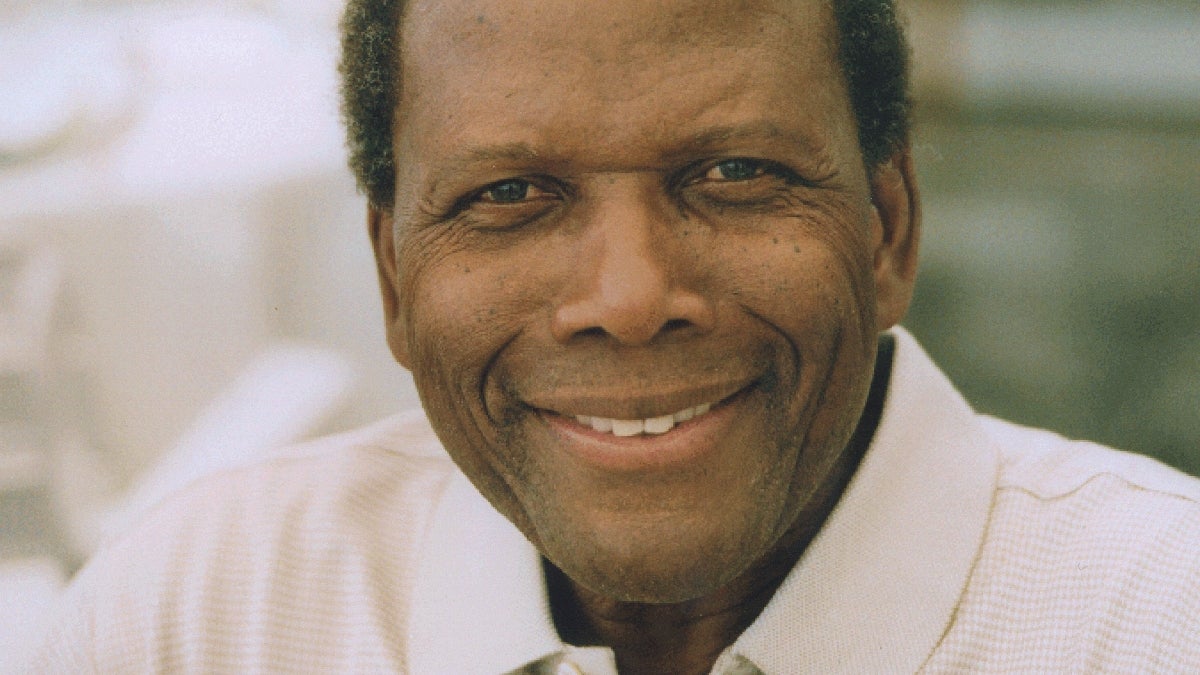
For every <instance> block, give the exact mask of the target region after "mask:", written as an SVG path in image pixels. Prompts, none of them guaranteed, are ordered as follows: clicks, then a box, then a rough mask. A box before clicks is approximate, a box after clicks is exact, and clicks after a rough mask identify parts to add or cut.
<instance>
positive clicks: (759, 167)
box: [704, 157, 767, 182]
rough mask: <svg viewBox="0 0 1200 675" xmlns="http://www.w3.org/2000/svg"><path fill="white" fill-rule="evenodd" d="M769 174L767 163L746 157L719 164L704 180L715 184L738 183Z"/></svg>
mask: <svg viewBox="0 0 1200 675" xmlns="http://www.w3.org/2000/svg"><path fill="white" fill-rule="evenodd" d="M766 172H767V168H766V162H763V161H760V160H757V159H747V158H745V157H735V158H733V159H724V160H721V161H720V162H717V163H716V164H714V165H713V166H712V168H710V169H709V170H708V171H707V172H705V174H704V180H708V181H714V182H737V181H744V180H750V179H751V178H758V177H759V176H762V175H763V174H765V173H766Z"/></svg>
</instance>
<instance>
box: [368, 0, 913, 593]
mask: <svg viewBox="0 0 1200 675" xmlns="http://www.w3.org/2000/svg"><path fill="white" fill-rule="evenodd" d="M406 16H407V18H406V21H405V27H404V29H403V33H402V44H403V63H404V67H403V72H402V81H403V83H404V87H403V88H404V92H403V96H402V97H401V102H400V105H399V108H398V110H397V120H398V122H397V126H396V141H395V142H396V147H395V154H396V157H397V167H396V168H397V181H396V206H395V209H394V210H393V211H390V212H386V213H380V212H372V226H373V231H374V239H375V246H376V254H377V257H378V262H379V266H380V273H381V282H382V285H383V293H384V305H385V310H386V314H387V320H388V334H389V343H390V344H391V346H392V349H393V351H394V352H395V354H396V356H397V358H398V360H399V361H400V362H401V363H402V364H404V365H405V366H407V367H409V368H411V370H412V372H413V375H414V378H415V381H416V384H417V387H418V390H419V391H420V393H421V397H422V402H423V404H424V406H425V408H426V411H427V413H428V415H429V418H430V420H431V422H432V424H433V426H434V428H435V430H436V431H437V433H438V435H439V436H440V438H441V439H442V441H443V443H444V444H445V446H446V448H447V450H448V451H449V452H450V454H451V455H452V457H453V458H454V460H455V461H456V462H457V463H458V464H459V466H460V467H461V468H462V470H463V471H464V472H465V473H466V474H467V476H469V477H470V478H471V480H472V481H473V482H474V483H475V484H476V486H477V487H478V488H479V489H480V491H481V492H482V493H483V494H484V495H485V496H486V497H487V498H488V499H489V500H490V501H491V502H492V503H493V504H494V505H495V506H496V507H497V508H498V509H499V510H500V511H501V512H502V513H504V514H505V515H506V516H507V517H508V518H509V519H511V520H512V521H513V522H514V523H515V524H516V525H517V526H518V527H519V528H520V529H521V530H522V532H524V533H525V535H526V536H527V537H529V539H530V540H531V541H532V542H533V543H534V544H535V545H536V546H537V547H538V548H539V550H541V551H542V553H543V554H545V555H546V556H547V558H549V559H550V560H551V561H552V562H553V563H555V564H556V565H557V566H558V567H560V568H561V569H562V570H563V571H564V572H566V573H567V575H568V576H569V577H570V578H571V579H573V580H574V581H575V582H576V583H579V584H582V585H583V586H584V587H586V588H588V589H590V590H592V591H594V592H597V593H601V594H604V595H606V596H608V597H612V598H617V599H622V600H632V601H647V602H677V601H683V600H690V599H694V598H698V597H702V596H705V595H707V594H710V593H713V592H714V591H716V590H718V589H720V588H721V587H722V586H723V585H725V584H727V583H729V582H730V581H731V580H732V579H733V578H734V577H736V576H738V575H739V574H741V573H743V572H745V571H746V570H747V569H748V568H750V566H751V565H754V564H755V563H756V562H760V561H762V560H764V559H765V558H767V557H768V556H769V555H770V554H771V552H772V551H775V550H778V548H779V547H781V546H782V545H784V544H786V543H787V542H786V536H785V535H786V533H788V532H789V530H790V529H791V528H792V526H793V525H794V524H795V523H796V522H797V520H798V519H800V518H801V517H802V515H803V513H804V511H805V509H806V507H811V503H812V500H813V495H814V494H816V493H817V492H818V491H819V490H820V489H821V487H822V486H823V485H824V484H825V482H826V480H827V478H828V476H829V474H830V471H831V468H832V467H833V466H834V465H835V464H836V462H837V460H838V458H839V457H840V456H841V453H842V451H843V449H844V448H845V446H846V444H847V441H848V439H849V438H850V435H851V433H852V432H853V430H854V428H855V425H856V423H857V420H858V418H859V415H860V414H861V412H862V407H863V403H864V400H865V397H866V393H867V390H868V387H869V384H870V379H871V372H872V366H873V362H874V354H875V345H876V339H877V335H878V331H879V330H880V329H882V328H886V327H887V326H889V325H891V324H892V323H894V322H895V321H897V320H898V319H899V317H900V315H901V314H902V313H903V311H904V309H905V306H906V305H907V301H908V296H909V292H910V290H911V283H912V268H913V264H914V259H915V235H914V230H913V227H914V226H915V223H913V222H911V220H910V216H912V215H913V213H914V211H913V202H911V201H910V198H911V197H913V195H912V193H911V188H910V186H911V181H910V180H909V178H910V173H909V169H908V164H907V162H898V163H894V164H889V165H885V166H884V167H882V168H880V169H879V170H878V171H877V172H875V173H874V175H873V176H874V177H873V178H871V177H868V174H867V172H866V171H865V169H864V167H863V166H862V160H861V156H860V153H859V149H858V146H857V142H856V139H857V136H856V130H855V126H854V118H853V115H852V113H851V110H850V106H849V103H848V101H847V97H846V93H845V89H844V85H843V80H842V77H841V74H840V71H839V69H838V66H837V64H836V62H835V57H834V55H835V49H836V47H835V45H834V41H833V40H832V39H831V35H832V33H831V30H832V18H831V17H830V16H829V15H828V9H827V8H826V6H825V3H824V2H821V1H819V0H798V1H796V2H754V1H751V2H738V3H726V2H700V1H698V0H677V1H670V2H654V3H646V2H641V1H639V0H610V1H608V2H604V3H587V4H586V6H585V5H584V3H576V2H574V0H540V1H538V2H523V3H508V2H502V1H500V0H474V1H473V0H452V1H443V2H432V1H431V0H424V1H421V0H418V1H417V2H414V3H412V5H411V6H410V7H409V9H408V10H407V15H406Z"/></svg>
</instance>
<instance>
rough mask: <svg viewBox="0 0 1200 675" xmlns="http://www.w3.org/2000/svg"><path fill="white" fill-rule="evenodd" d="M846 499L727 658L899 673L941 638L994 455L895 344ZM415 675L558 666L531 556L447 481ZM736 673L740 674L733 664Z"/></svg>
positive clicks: (907, 344)
mask: <svg viewBox="0 0 1200 675" xmlns="http://www.w3.org/2000/svg"><path fill="white" fill-rule="evenodd" d="M893 332H894V334H895V336H896V353H895V361H894V364H893V369H892V378H891V382H890V383H889V385H888V393H887V397H886V400H885V402H884V409H883V415H882V417H881V420H880V424H879V427H878V429H877V430H876V433H875V438H874V440H873V441H872V444H871V448H870V450H869V451H868V452H867V454H866V457H865V458H864V459H863V462H862V464H861V466H860V467H859V469H858V471H857V472H856V474H855V476H854V478H853V479H852V480H851V482H850V485H849V487H848V489H847V491H846V494H845V495H843V497H842V498H841V499H840V500H839V502H838V504H837V506H836V507H835V508H834V510H833V513H832V514H831V515H830V517H829V519H828V520H827V521H826V523H825V525H824V526H823V527H822V529H821V532H820V533H819V534H818V535H817V537H816V539H814V540H813V542H812V544H811V545H810V546H809V548H808V550H807V551H806V552H805V553H804V556H803V557H802V558H801V560H800V562H799V563H797V565H796V567H795V568H794V569H793V570H792V572H791V574H789V576H788V578H787V579H786V580H785V581H784V583H783V585H782V586H780V588H779V590H778V591H777V592H776V594H775V597H774V598H773V599H772V600H771V602H770V604H768V606H767V608H766V609H765V610H764V611H763V613H762V614H761V615H760V616H759V618H758V619H757V620H756V621H755V622H754V624H752V625H751V626H750V628H748V629H747V630H746V632H745V633H743V634H742V636H741V637H740V638H739V639H738V640H737V641H736V642H735V643H734V645H733V646H732V648H731V649H730V652H729V653H730V655H733V656H736V657H742V658H743V659H747V660H749V661H751V662H752V663H754V664H755V665H757V666H758V667H759V668H760V669H762V670H763V671H764V672H767V673H775V672H794V671H795V670H796V666H797V664H804V670H806V671H809V672H827V673H836V672H847V673H851V672H912V671H915V670H917V669H918V668H919V667H920V665H921V664H922V663H923V662H924V661H925V659H926V658H927V657H928V656H929V654H930V653H932V651H933V649H934V647H936V645H937V643H938V641H939V640H940V638H941V636H942V634H943V633H944V632H945V630H946V629H947V627H948V626H949V623H950V619H951V617H952V615H953V612H954V608H955V606H956V605H957V602H958V599H959V597H960V596H961V594H962V592H963V589H964V588H965V587H966V583H967V579H968V577H969V575H970V572H971V568H972V564H973V562H974V560H975V556H976V553H977V551H978V549H979V547H980V545H981V542H982V538H983V532H984V529H985V527H986V525H987V518H988V513H989V512H990V509H991V501H992V494H993V491H994V487H995V482H996V478H997V473H998V470H999V460H998V455H997V453H996V452H995V450H994V449H993V448H991V447H990V446H989V445H988V443H987V440H986V437H985V435H984V434H983V433H982V431H981V430H980V429H979V428H978V426H977V422H976V418H975V416H974V413H973V412H972V411H971V409H970V408H969V407H968V406H967V404H966V402H965V401H963V399H962V397H961V396H960V395H959V394H958V392H956V391H955V390H954V388H953V386H952V385H951V384H950V383H949V381H947V380H946V378H945V376H944V375H942V373H941V372H940V371H938V369H937V368H936V366H934V365H933V363H932V362H931V361H930V360H929V357H928V356H927V355H926V354H925V352H924V351H923V350H922V349H921V347H920V346H919V345H918V344H917V342H916V340H914V339H913V338H912V336H910V335H909V334H908V333H907V332H905V331H904V330H902V329H895V330H894V331H893ZM409 626H410V628H409V640H408V648H409V653H408V663H409V666H410V669H411V671H412V672H414V673H450V672H453V673H464V674H469V673H481V674H488V675H495V674H496V673H507V672H510V671H513V670H518V669H521V668H522V667H525V666H527V665H528V664H530V663H532V662H537V661H539V660H542V659H545V658H547V657H548V656H552V655H556V654H559V653H561V652H563V651H564V649H566V648H565V646H564V645H563V643H562V641H561V640H560V639H559V637H558V635H557V634H556V632H555V630H554V627H553V623H552V621H551V618H550V611H549V603H548V600H547V595H546V589H545V584H544V581H543V578H542V567H541V560H540V557H539V556H538V553H537V551H536V550H535V549H534V548H533V547H532V546H531V545H530V544H529V542H528V541H527V540H526V539H525V538H524V537H523V536H522V535H521V533H520V532H519V531H518V530H517V529H516V528H515V527H514V526H513V525H512V524H511V523H509V522H508V520H506V519H505V518H504V517H503V516H501V515H500V514H499V513H497V512H496V511H495V510H494V509H493V508H492V507H491V506H490V505H489V504H488V503H487V501H486V500H484V498H483V497H482V496H481V495H480V494H479V493H478V492H477V491H476V490H475V488H474V487H473V486H471V484H470V483H469V482H468V481H467V480H466V478H465V477H464V476H462V474H461V473H458V472H455V473H454V474H453V477H452V478H451V479H450V482H449V484H448V485H447V488H446V491H445V493H444V495H443V497H442V499H441V500H440V502H439V504H438V506H437V509H436V511H435V512H434V515H433V520H432V522H431V524H430V528H429V534H428V539H427V541H426V543H425V548H424V551H423V553H422V555H421V556H420V561H419V563H418V576H417V579H416V585H415V588H414V592H413V605H412V611H411V613H410V622H409ZM738 660H740V659H738Z"/></svg>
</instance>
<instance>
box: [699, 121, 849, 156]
mask: <svg viewBox="0 0 1200 675" xmlns="http://www.w3.org/2000/svg"><path fill="white" fill-rule="evenodd" d="M748 140H755V141H760V140H769V141H777V142H782V143H786V144H788V145H791V146H794V147H799V148H801V149H802V150H803V151H804V152H805V153H807V154H811V155H813V156H814V157H817V158H824V157H825V155H826V154H827V146H826V144H824V143H816V142H814V141H813V139H812V138H810V137H809V136H806V135H804V134H799V133H795V132H791V131H788V130H785V129H782V128H780V127H779V125H777V124H775V123H773V122H769V121H767V120H760V121H754V122H747V123H745V124H731V125H725V126H719V127H713V128H710V129H705V130H704V131H701V132H699V133H697V134H695V135H693V136H691V137H690V138H689V139H687V140H686V141H685V142H684V143H683V144H681V147H680V148H679V149H678V150H676V151H675V152H676V153H677V154H691V153H694V152H696V151H697V150H701V151H703V150H708V149H714V148H719V147H722V146H727V145H729V144H730V143H733V142H737V141H748Z"/></svg>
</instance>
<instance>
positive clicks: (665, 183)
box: [46, 0, 1200, 673]
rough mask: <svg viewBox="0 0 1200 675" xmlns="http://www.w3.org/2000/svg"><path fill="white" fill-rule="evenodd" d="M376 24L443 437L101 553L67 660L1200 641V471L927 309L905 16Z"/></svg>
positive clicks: (573, 665)
mask: <svg viewBox="0 0 1200 675" xmlns="http://www.w3.org/2000/svg"><path fill="white" fill-rule="evenodd" d="M344 28H345V56H344V60H343V67H342V71H343V75H344V77H345V78H346V87H345V90H346V96H347V97H346V101H347V102H346V113H347V118H348V123H349V127H350V132H351V133H350V136H351V148H352V151H353V158H352V164H353V166H354V167H355V169H356V171H357V172H358V175H359V178H360V181H361V183H362V185H363V187H364V190H365V191H366V192H367V194H368V197H369V200H370V206H369V224H370V228H369V229H370V234H371V240H372V242H373V245H374V248H375V255H376V261H377V264H378V269H379V277H380V284H381V288H382V294H383V305H384V313H385V317H386V321H387V334H388V341H389V344H390V346H391V349H392V351H393V353H394V354H395V356H396V359H397V360H398V361H399V362H400V363H401V364H402V365H404V366H405V367H407V368H409V369H410V370H412V372H413V376H414V378H415V381H416V383H417V387H418V390H419V391H420V394H421V397H422V403H423V407H424V413H425V415H426V416H427V418H428V426H427V425H426V422H425V418H424V416H420V415H408V416H402V417H399V418H395V419H393V420H389V421H387V422H385V423H382V424H381V425H378V426H376V427H372V428H370V429H366V430H362V431H359V432H356V433H354V434H350V435H346V436H343V437H339V438H336V439H329V440H325V441H321V442H318V443H317V444H315V445H313V446H310V447H308V448H305V449H302V450H300V451H297V452H296V453H293V455H292V456H291V457H290V458H281V459H278V460H275V461H272V462H270V463H267V464H264V465H262V466H257V467H254V468H252V469H249V470H243V471H240V472H237V473H234V474H229V475H224V476H219V477H216V478H214V479H210V480H208V481H206V482H204V483H201V484H200V485H197V486H195V487H193V488H192V489H191V490H189V491H188V492H186V493H184V494H183V495H181V496H180V497H178V498H176V499H175V500H174V501H173V502H171V503H169V504H168V505H166V506H165V507H163V508H161V509H160V510H159V511H158V512H157V513H156V514H155V515H153V516H151V517H150V518H149V519H148V520H147V521H146V522H145V523H144V524H142V526H141V527H140V528H139V529H138V531H137V532H135V533H133V534H131V535H130V536H128V537H127V538H125V539H123V540H122V541H121V542H119V543H117V544H116V545H115V546H114V547H113V548H111V549H109V551H108V552H106V553H105V554H103V555H102V556H101V557H100V558H99V559H97V560H96V561H94V562H93V563H92V564H91V565H90V566H89V567H88V569H87V570H85V571H84V572H83V573H82V575H81V577H80V579H79V580H77V582H76V584H75V586H74V588H73V590H72V603H73V604H72V607H73V609H71V610H70V611H69V612H68V614H67V616H66V618H65V619H64V621H63V624H62V627H61V630H60V632H59V634H58V636H57V637H56V638H55V640H54V641H53V642H52V643H51V646H50V648H49V649H48V651H47V660H46V663H47V664H48V665H47V668H48V669H58V670H65V671H74V669H76V668H84V669H86V668H87V667H92V668H94V669H97V670H100V671H102V672H131V671H140V670H163V671H172V672H173V671H177V670H178V671H229V672H241V671H263V670H268V671H306V672H307V671H323V672H380V671H384V672H386V671H399V672H413V673H475V672H477V673H506V672H586V673H612V672H621V673H706V672H717V673H756V672H762V673H797V672H818V673H828V672H855V673H858V672H916V671H923V672H960V671H975V670H979V671H1028V672H1059V671H1066V670H1071V671H1079V670H1098V671H1105V670H1121V671H1130V670H1133V671H1137V670H1160V671H1179V672H1186V671H1195V670H1197V669H1200V562H1198V561H1200V555H1198V554H1200V485H1198V484H1197V482H1196V481H1194V480H1192V479H1190V478H1187V477H1185V476H1182V475H1180V474H1177V473H1174V472H1172V471H1170V470H1168V469H1166V468H1164V467H1162V466H1161V465H1158V464H1156V463H1153V462H1151V461H1149V460H1145V459H1142V458H1137V457H1133V456H1128V455H1123V454H1120V453H1116V452H1114V451H1110V450H1106V449H1102V448H1098V447H1096V446H1091V445H1088V444H1080V443H1071V442H1068V441H1065V440H1063V439H1061V438H1059V437H1056V436H1053V435H1051V434H1048V433H1045V432H1039V431H1033V430H1027V429H1022V428H1018V427H1015V426H1012V425H1008V424H1006V423H1003V422H999V421H995V420H989V419H986V418H982V417H980V416H977V415H976V414H974V413H973V412H972V411H971V410H970V409H969V408H968V407H967V406H966V404H965V403H964V402H963V401H962V400H961V398H959V396H958V395H957V393H955V391H954V390H953V388H952V387H951V386H950V385H949V383H948V382H946V380H945V379H944V377H942V376H941V374H940V373H939V372H938V371H937V370H936V368H935V367H934V366H933V365H932V364H931V363H930V362H929V361H928V359H927V357H926V356H925V355H924V354H923V353H922V351H921V349H920V347H919V346H918V345H917V344H916V343H915V342H914V341H913V339H912V338H911V337H909V336H908V335H907V334H906V333H904V332H903V331H901V330H899V329H894V330H890V329H892V327H893V326H894V325H895V324H896V323H897V322H898V321H899V320H900V319H901V317H902V316H903V314H904V312H905V309H906V308H907V305H908V302H909V298H910V295H911V292H912V285H913V278H914V274H915V267H916V257H917V239H918V229H919V207H918V205H919V200H918V195H917V188H916V182H915V176H914V171H913V165H912V161H911V157H910V154H909V151H908V141H907V130H906V114H907V105H906V99H905V97H906V93H905V86H904V71H905V68H904V64H903V58H904V57H903V53H904V49H903V43H902V39H901V38H900V35H899V31H898V28H897V27H896V22H895V19H894V16H893V13H892V8H891V7H890V4H889V3H887V2H855V1H850V2H845V1H837V0H835V2H833V3H826V2H823V1H821V0H761V1H751V2H738V3H729V2H713V1H701V0H671V1H664V2H654V3H650V2H640V1H638V0H608V1H606V2H604V3H577V2H574V1H573V0H537V1H530V2H521V3H514V2H505V1H503V0H444V1H435V0H414V1H413V2H411V3H410V4H409V5H408V6H407V7H403V8H402V7H399V6H398V5H396V4H389V3H385V2H371V1H370V0H361V1H360V0H354V1H353V2H352V3H351V6H350V7H349V9H348V11H347V18H346V21H345V24H344ZM442 448H444V451H445V453H447V454H448V456H449V459H448V458H447V457H446V456H445V455H443V454H442V452H443V451H442Z"/></svg>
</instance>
